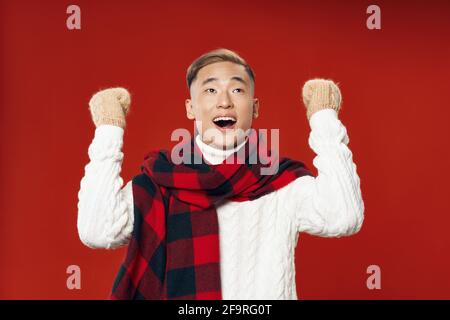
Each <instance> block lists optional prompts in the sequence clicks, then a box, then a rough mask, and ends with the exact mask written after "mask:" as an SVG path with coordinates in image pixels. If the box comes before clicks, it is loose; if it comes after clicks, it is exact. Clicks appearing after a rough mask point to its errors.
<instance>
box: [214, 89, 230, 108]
mask: <svg viewBox="0 0 450 320" xmlns="http://www.w3.org/2000/svg"><path fill="white" fill-rule="evenodd" d="M233 106H234V105H233V101H232V100H231V99H230V96H229V94H228V92H223V93H222V94H221V95H220V97H219V100H218V104H217V108H224V109H229V108H233Z"/></svg>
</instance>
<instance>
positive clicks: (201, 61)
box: [186, 48, 255, 90]
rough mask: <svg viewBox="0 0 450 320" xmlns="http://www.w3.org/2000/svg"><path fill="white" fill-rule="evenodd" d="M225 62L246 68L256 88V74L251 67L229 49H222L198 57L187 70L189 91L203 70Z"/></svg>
mask: <svg viewBox="0 0 450 320" xmlns="http://www.w3.org/2000/svg"><path fill="white" fill-rule="evenodd" d="M224 61H229V62H233V63H236V64H239V65H241V66H244V67H245V71H246V72H247V74H248V75H249V77H250V80H251V82H252V84H253V86H255V74H254V72H253V70H252V68H251V67H250V65H249V64H248V63H247V62H246V61H245V60H244V59H243V58H242V57H241V56H239V55H238V54H237V53H236V52H234V51H232V50H229V49H224V48H220V49H215V50H212V51H209V52H207V53H205V54H203V55H201V56H200V57H198V58H197V59H196V60H195V61H194V62H192V64H191V65H190V66H189V68H188V69H187V73H186V81H187V86H188V89H189V90H190V89H191V85H192V82H194V80H195V78H196V77H197V74H198V72H199V71H200V69H201V68H203V67H205V66H207V65H209V64H212V63H215V62H224Z"/></svg>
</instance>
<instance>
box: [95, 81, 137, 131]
mask: <svg viewBox="0 0 450 320" xmlns="http://www.w3.org/2000/svg"><path fill="white" fill-rule="evenodd" d="M130 103H131V98H130V94H129V92H128V91H127V89H125V88H109V89H105V90H101V91H99V92H97V93H96V94H94V95H93V96H92V98H91V100H90V101H89V110H90V111H91V115H92V120H93V121H94V124H95V126H96V127H98V126H100V125H102V124H110V125H114V126H118V127H121V128H123V129H125V115H126V114H127V113H128V111H129V109H130Z"/></svg>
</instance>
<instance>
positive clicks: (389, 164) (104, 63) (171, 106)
mask: <svg viewBox="0 0 450 320" xmlns="http://www.w3.org/2000/svg"><path fill="white" fill-rule="evenodd" d="M375 3H376V4H378V5H379V6H380V7H381V23H382V29H381V30H368V29H367V28H366V18H367V16H368V15H367V14H366V8H367V6H368V5H370V4H373V3H372V2H369V1H345V2H343V1H321V2H320V4H318V3H313V2H312V1H304V2H303V1H267V2H263V1H248V2H241V1H237V2H225V1H223V2H215V1H170V2H167V1H151V2H150V1H149V2H147V1H145V2H144V1H95V2H94V1H77V2H75V3H74V4H77V5H79V6H80V8H81V26H82V28H81V30H73V31H71V30H68V29H67V28H66V18H67V16H68V15H67V14H66V8H67V6H68V5H70V4H72V3H71V2H66V1H45V2H41V1H39V2H37V1H33V2H32V1H1V16H0V23H1V28H2V30H1V31H2V33H1V51H0V52H1V75H2V78H1V84H0V90H1V95H0V99H1V100H0V101H1V105H0V106H1V109H0V112H1V117H0V134H1V137H2V139H1V144H0V146H1V147H0V148H1V153H0V161H1V165H0V170H1V189H0V195H1V199H0V200H1V201H0V252H1V255H0V259H1V260H0V298H3V299H49V298H52V299H81V298H83V299H104V298H106V297H107V296H108V294H109V292H110V289H111V286H112V282H113V280H114V277H115V275H116V272H117V271H118V268H119V265H120V263H121V262H122V259H123V257H124V255H125V250H126V249H125V248H124V249H119V250H115V251H107V250H92V249H89V248H87V247H84V246H83V245H82V243H81V242H80V240H79V238H78V234H77V229H76V219H77V202H78V198H77V193H78V190H79V183H80V179H81V178H82V176H83V175H84V166H85V165H86V164H87V163H88V161H89V159H88V154H87V149H88V146H89V144H90V142H91V140H92V138H93V135H94V129H95V128H94V125H93V124H92V122H91V119H90V114H89V111H88V101H89V98H90V96H91V95H92V94H93V93H94V92H96V91H97V90H99V89H102V88H106V87H109V86H124V87H126V88H128V89H129V90H130V92H131V93H132V95H133V96H132V98H133V101H132V110H131V113H130V114H129V117H128V118H127V121H128V122H127V124H128V125H127V130H126V134H125V141H124V148H123V151H124V154H125V158H124V163H123V169H122V174H121V175H122V177H123V179H124V181H125V182H127V181H128V180H129V179H131V178H132V177H133V176H134V175H136V174H138V172H139V165H140V163H141V161H142V159H143V155H144V154H145V152H147V151H148V150H149V149H150V148H157V147H169V146H170V145H171V143H170V133H171V132H172V130H173V129H175V128H179V127H186V128H189V129H190V130H191V129H192V123H191V122H190V121H189V120H187V119H186V118H185V114H184V99H185V98H187V97H188V91H187V89H186V86H185V80H184V79H185V71H186V68H187V67H188V65H189V64H190V63H191V62H192V61H193V60H194V59H195V58H196V57H198V56H199V55H200V54H202V53H204V52H206V51H209V50H212V49H214V48H217V47H226V48H230V49H233V50H236V51H237V52H238V53H240V54H242V56H243V57H244V58H245V59H247V61H248V62H249V63H250V64H251V66H252V67H253V69H254V70H255V73H256V77H257V82H256V96H257V97H259V99H260V101H261V116H260V118H259V119H258V120H257V121H256V123H255V126H256V127H261V128H280V143H281V152H282V153H283V154H285V155H287V156H291V157H295V158H297V159H299V160H303V161H305V162H306V163H307V165H308V166H310V167H311V168H312V169H313V170H315V168H314V167H313V166H312V159H313V157H314V155H315V154H314V152H313V151H312V150H311V149H310V148H309V146H308V140H307V139H308V135H309V130H310V129H309V125H308V122H307V119H306V115H305V110H304V107H303V105H302V103H301V96H300V92H301V86H302V85H303V83H304V82H305V81H306V80H308V79H310V78H313V77H324V78H331V79H333V80H335V81H337V82H339V83H340V87H341V90H342V94H343V105H342V110H341V113H340V119H341V120H342V122H343V123H344V125H345V126H346V127H347V130H348V133H349V137H350V144H349V147H350V149H351V150H352V152H353V159H354V161H355V163H356V164H357V170H358V174H359V176H360V178H361V188H362V192H363V198H364V202H365V207H366V210H365V215H366V219H365V223H364V226H363V228H362V230H361V231H360V233H358V234H357V235H355V236H352V237H348V238H340V239H324V238H318V237H312V236H309V235H301V237H300V240H299V245H298V247H297V252H296V264H297V287H298V294H299V298H301V299H317V298H320V299H322V298H323V299H329V298H334V299H418V298H422V299H429V298H437V299H442V298H446V299H449V298H450V276H449V270H450V258H449V252H450V250H449V249H450V238H449V233H448V229H449V224H450V218H449V213H450V210H449V203H448V187H447V181H448V180H449V178H450V176H449V172H448V170H447V166H448V163H449V151H448V146H449V143H448V138H449V137H450V132H449V131H450V129H449V125H448V121H449V116H450V111H449V95H448V94H449V80H448V79H449V76H450V72H449V67H450V62H449V56H450V52H449V51H450V50H449V49H450V42H449V39H450V38H449V36H450V19H448V16H449V11H450V3H449V2H448V1H440V2H438V1H434V2H431V1H423V2H411V1H395V3H392V2H387V1H376V2H375ZM315 172H316V171H315ZM71 264H75V265H79V266H80V268H81V290H68V289H67V288H66V279H67V277H68V275H67V274H66V268H67V266H68V265H71ZM372 264H376V265H379V266H380V268H381V285H382V288H381V290H369V289H367V287H366V279H367V277H368V274H367V273H366V269H367V267H368V266H369V265H372Z"/></svg>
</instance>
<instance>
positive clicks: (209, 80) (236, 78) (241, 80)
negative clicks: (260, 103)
mask: <svg viewBox="0 0 450 320" xmlns="http://www.w3.org/2000/svg"><path fill="white" fill-rule="evenodd" d="M217 80H218V79H217V78H214V77H209V78H208V79H206V80H203V82H202V86H204V85H205V84H207V83H210V82H213V81H217ZM230 80H236V81H239V82H241V83H243V84H245V85H246V84H247V82H246V81H245V80H244V79H242V78H241V77H239V76H234V77H231V79H230Z"/></svg>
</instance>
